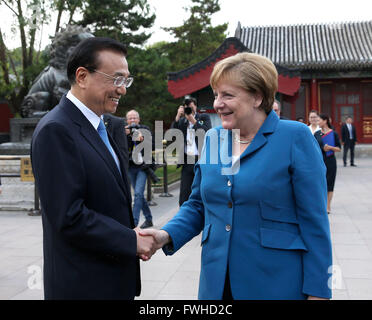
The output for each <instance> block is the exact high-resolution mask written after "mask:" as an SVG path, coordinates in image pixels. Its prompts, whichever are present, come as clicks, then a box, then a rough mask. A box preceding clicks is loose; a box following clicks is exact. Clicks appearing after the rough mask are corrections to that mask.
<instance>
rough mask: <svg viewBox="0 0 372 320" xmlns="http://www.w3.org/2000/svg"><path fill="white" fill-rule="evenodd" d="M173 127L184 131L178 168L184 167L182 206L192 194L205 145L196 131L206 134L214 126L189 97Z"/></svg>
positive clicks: (182, 175)
mask: <svg viewBox="0 0 372 320" xmlns="http://www.w3.org/2000/svg"><path fill="white" fill-rule="evenodd" d="M171 127H172V128H174V129H179V130H181V131H182V134H183V137H184V144H185V149H184V155H183V159H180V162H179V164H178V166H180V165H182V172H181V186H180V197H179V205H180V206H182V204H183V203H184V202H185V201H186V200H188V198H189V196H190V194H191V185H192V182H193V180H194V164H195V163H196V162H197V161H198V156H199V150H201V147H202V144H203V141H199V138H198V135H197V134H196V131H197V130H198V129H202V130H204V131H205V132H206V131H208V130H209V129H210V128H211V127H212V124H211V119H210V118H209V115H208V114H200V113H197V106H196V99H195V98H192V97H189V98H186V99H185V101H184V104H183V105H182V106H180V107H179V108H178V111H177V115H176V118H175V121H173V123H172V125H171Z"/></svg>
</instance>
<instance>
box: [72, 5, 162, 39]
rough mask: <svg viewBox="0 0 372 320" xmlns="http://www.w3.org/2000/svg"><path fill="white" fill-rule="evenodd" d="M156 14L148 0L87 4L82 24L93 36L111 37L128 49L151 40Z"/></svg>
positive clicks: (79, 22) (80, 22)
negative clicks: (149, 30) (151, 29)
mask: <svg viewBox="0 0 372 320" xmlns="http://www.w3.org/2000/svg"><path fill="white" fill-rule="evenodd" d="M155 17H156V16H155V14H152V13H151V12H150V6H149V5H148V3H147V0H105V1H102V0H86V1H84V12H83V18H82V20H80V21H78V24H80V25H82V26H88V27H89V28H90V29H91V30H92V31H93V32H94V34H95V35H96V36H105V37H111V38H113V39H116V40H118V41H121V42H122V43H124V44H125V45H127V46H133V45H142V44H144V42H145V41H146V40H147V39H148V38H149V37H150V34H149V33H146V31H144V30H143V29H148V28H150V27H152V25H153V24H154V21H155Z"/></svg>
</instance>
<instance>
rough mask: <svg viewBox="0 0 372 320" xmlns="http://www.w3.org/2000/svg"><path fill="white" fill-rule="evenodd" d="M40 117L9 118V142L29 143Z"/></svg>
mask: <svg viewBox="0 0 372 320" xmlns="http://www.w3.org/2000/svg"><path fill="white" fill-rule="evenodd" d="M39 121H40V118H13V119H10V142H22V143H30V142H31V138H32V134H33V132H34V130H35V128H36V125H37V124H38V122H39Z"/></svg>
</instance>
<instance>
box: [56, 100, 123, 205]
mask: <svg viewBox="0 0 372 320" xmlns="http://www.w3.org/2000/svg"><path fill="white" fill-rule="evenodd" d="M63 99H64V100H63ZM61 105H62V108H64V109H66V112H67V114H68V115H69V117H70V118H71V119H72V120H73V121H74V122H75V123H76V124H78V125H79V127H80V134H81V135H82V136H83V137H84V138H85V140H86V141H87V142H88V143H89V144H90V145H91V146H92V148H93V149H95V150H96V152H97V153H98V155H99V156H100V157H101V158H102V159H103V160H104V162H105V163H106V165H107V166H108V168H109V169H110V170H111V171H112V173H113V175H114V176H115V178H116V180H117V181H118V183H119V185H120V187H121V189H122V190H123V192H124V193H125V194H126V196H127V197H128V190H127V188H126V187H125V185H124V180H123V178H122V177H121V175H120V172H119V170H118V167H117V166H116V163H115V160H114V158H113V157H112V155H111V153H110V151H109V150H108V149H107V147H106V145H105V143H104V142H103V141H102V139H101V137H100V136H99V134H98V132H97V131H96V130H95V129H94V128H93V126H92V124H91V123H90V122H89V121H88V119H87V118H86V117H85V116H84V115H83V114H82V113H81V112H80V110H79V109H78V108H77V107H76V106H75V105H74V104H73V103H72V102H71V101H70V100H69V99H67V98H66V97H63V98H62V101H61ZM109 139H110V143H111V145H112V146H113V145H114V143H112V141H113V140H112V138H111V136H110V135H109ZM115 148H116V145H115ZM114 150H115V149H114ZM115 152H116V154H117V155H118V157H119V159H120V154H119V152H118V151H117V148H116V150H115ZM119 161H120V165H121V167H123V165H122V164H123V161H122V159H121V160H119ZM122 170H123V169H122ZM122 172H124V173H125V171H122ZM128 200H130V198H128Z"/></svg>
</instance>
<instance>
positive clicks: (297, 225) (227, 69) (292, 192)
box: [144, 53, 332, 299]
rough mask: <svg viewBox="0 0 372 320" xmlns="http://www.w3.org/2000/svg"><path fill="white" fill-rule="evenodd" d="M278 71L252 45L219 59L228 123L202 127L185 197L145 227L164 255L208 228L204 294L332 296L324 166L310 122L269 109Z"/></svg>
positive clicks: (215, 82) (216, 87) (218, 105)
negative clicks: (165, 219) (154, 226)
mask: <svg viewBox="0 0 372 320" xmlns="http://www.w3.org/2000/svg"><path fill="white" fill-rule="evenodd" d="M277 77H278V75H277V72H276V69H275V66H274V65H273V64H272V62H271V61H270V60H268V59H267V58H264V57H262V56H259V55H256V54H252V53H240V54H237V55H235V56H233V57H229V58H226V59H225V60H222V61H220V62H219V63H217V64H216V66H215V68H214V70H213V73H212V76H211V86H212V88H213V91H214V94H215V101H214V109H215V111H216V113H217V114H218V115H219V116H220V118H221V120H222V127H218V128H214V129H211V130H209V131H208V132H207V134H206V140H205V144H204V149H203V153H202V157H201V159H200V160H199V162H198V163H197V164H196V166H195V178H194V182H193V186H192V194H191V196H190V198H189V200H188V201H187V202H185V203H184V204H183V206H182V207H181V208H180V210H179V212H178V213H177V214H176V216H175V217H174V218H173V219H172V220H171V221H170V222H169V223H167V224H166V225H165V226H164V227H163V228H162V230H160V231H159V230H146V231H144V232H145V233H144V234H148V235H149V234H151V235H153V236H154V237H155V239H156V240H157V242H158V246H159V247H162V246H163V245H165V246H164V247H163V250H164V251H165V253H166V254H173V253H174V252H176V251H177V250H178V249H180V248H181V247H182V246H183V245H184V244H185V243H186V242H188V241H189V240H190V239H192V238H193V237H194V236H196V235H198V234H199V233H200V232H201V231H203V235H202V241H201V242H202V247H203V248H202V256H201V259H202V261H201V273H200V286H199V298H200V299H232V298H233V299H311V298H330V297H331V289H330V287H329V285H328V284H329V283H330V276H331V275H330V274H329V270H330V269H331V268H330V267H331V265H332V252H331V241H330V230H329V222H328V216H327V211H326V205H327V198H326V190H327V185H326V178H325V172H326V170H325V166H324V163H323V160H322V155H321V152H320V148H319V146H318V143H317V141H316V140H315V139H314V137H313V135H312V134H311V132H310V130H309V129H308V128H307V127H306V125H304V124H302V123H299V122H295V121H287V120H279V118H278V116H277V115H276V114H275V113H274V112H273V111H272V104H273V101H274V95H275V92H276V91H277Z"/></svg>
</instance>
